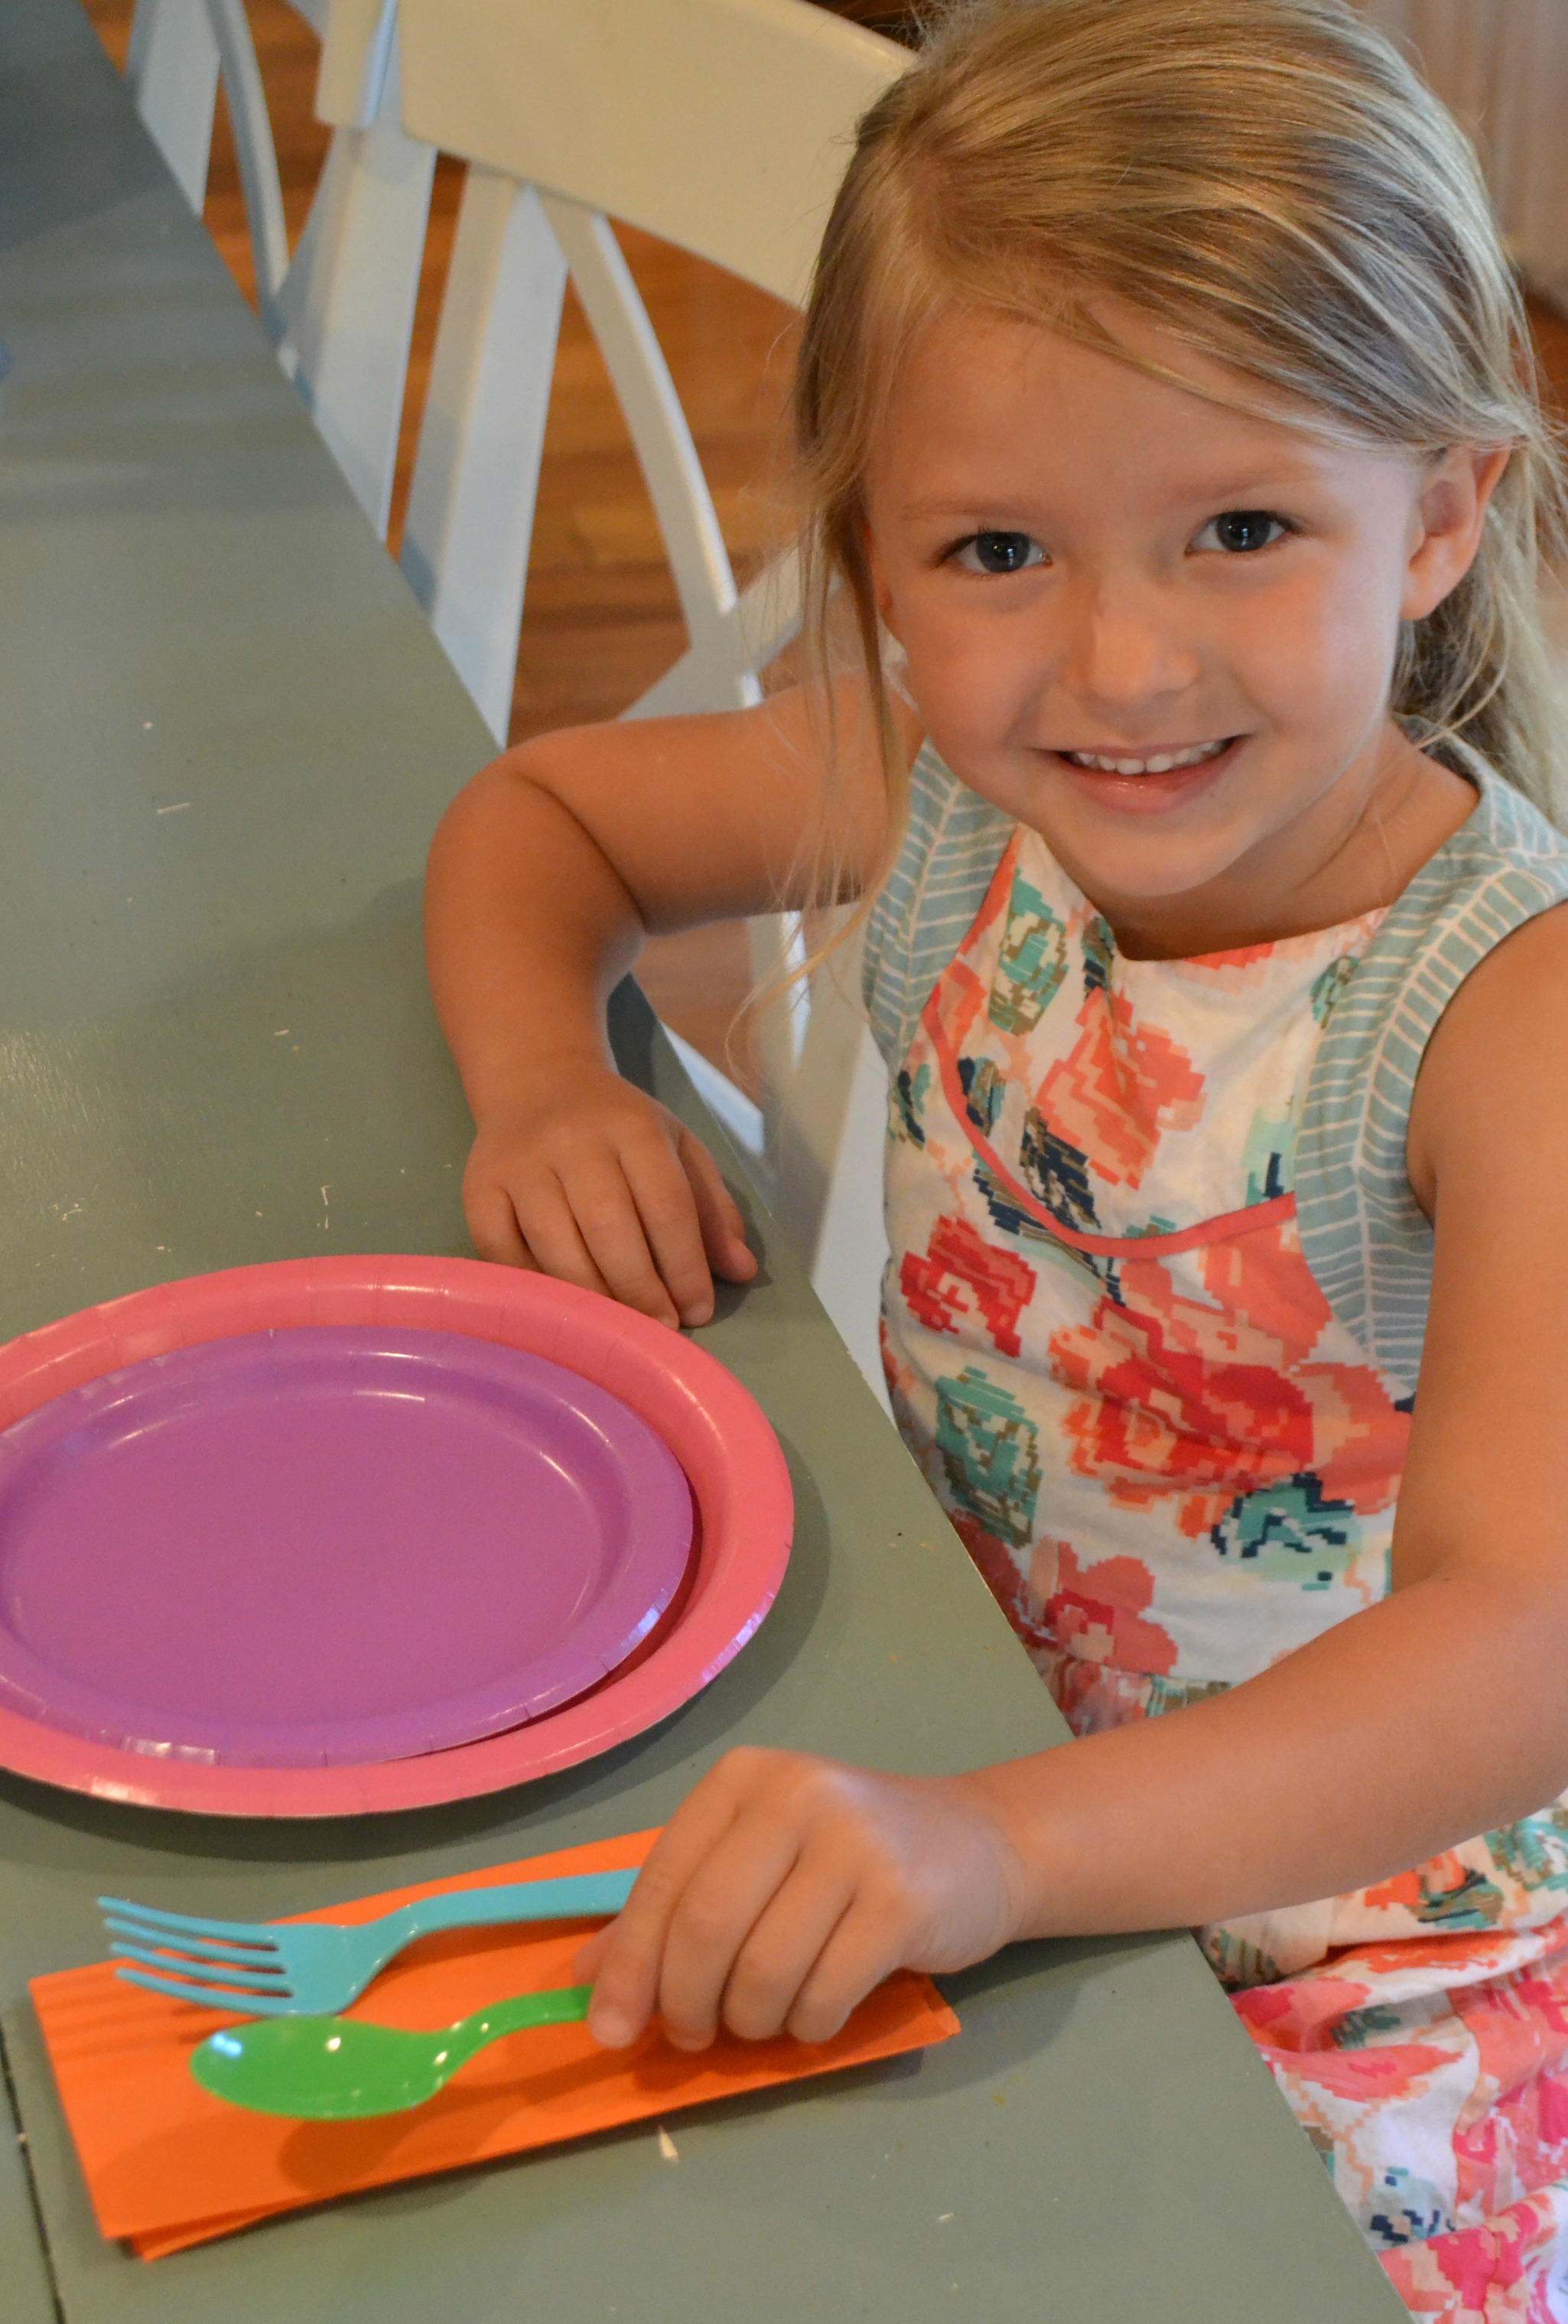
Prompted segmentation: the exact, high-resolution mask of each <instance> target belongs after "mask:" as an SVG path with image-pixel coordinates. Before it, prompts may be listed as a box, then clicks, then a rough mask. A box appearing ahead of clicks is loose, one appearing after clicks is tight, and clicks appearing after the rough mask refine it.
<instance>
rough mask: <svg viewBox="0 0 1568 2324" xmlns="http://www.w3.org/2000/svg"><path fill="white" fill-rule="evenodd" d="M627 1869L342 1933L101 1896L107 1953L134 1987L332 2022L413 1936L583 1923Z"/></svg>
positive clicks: (249, 2011)
mask: <svg viewBox="0 0 1568 2324" xmlns="http://www.w3.org/2000/svg"><path fill="white" fill-rule="evenodd" d="M636 1877H637V1875H636V1873H635V1872H634V1871H633V1872H583V1873H576V1874H574V1875H572V1876H571V1877H567V1878H566V1879H561V1880H518V1881H512V1882H509V1883H508V1884H507V1885H506V1886H504V1887H495V1888H460V1889H448V1890H446V1891H444V1892H443V1894H442V1895H438V1896H426V1897H423V1898H422V1899H421V1900H420V1903H419V1904H401V1905H400V1906H399V1907H398V1909H397V1911H396V1912H395V1913H383V1914H382V1915H381V1917H380V1918H379V1919H378V1920H374V1921H361V1922H360V1923H359V1924H358V1925H357V1927H354V1928H343V1927H340V1926H338V1925H337V1923H331V1922H325V1921H288V1922H284V1921H199V1920H197V1919H195V1918H193V1917H192V1915H191V1914H189V1913H160V1912H157V1911H155V1910H154V1909H153V1908H152V1906H151V1905H147V1904H127V1903H126V1902H125V1899H124V1898H123V1897H119V1896H100V1897H99V1898H98V1906H99V1909H100V1911H101V1912H102V1914H103V1915H104V1926H105V1928H106V1930H107V1932H108V1934H109V1939H110V1943H109V1950H110V1951H111V1952H112V1953H117V1954H119V1955H120V1956H121V1957H122V1958H123V1959H124V1960H134V1961H141V1962H143V1963H144V1964H145V1966H144V1967H143V1968H141V1969H120V1971H119V1974H120V1976H121V1977H123V1978H126V1979H128V1981H129V1982H130V1983H131V1984H132V1985H144V1986H147V1987H149V1988H150V1989H151V1990H152V1992H153V1993H167V1994H171V1995H172V1996H173V1997H174V1999H175V2000H176V2001H194V2002H198V2003H199V2004H200V2005H201V2006H203V2007H205V2008H208V2009H242V2010H244V2013H245V2015H247V2016H250V2017H294V2016H309V2017H329V2016H333V2015H336V2014H337V2011H338V2010H340V2009H346V2007H347V2006H348V2004H349V2003H350V2002H351V2001H354V2000H356V1999H357V1998H358V1997H359V1996H360V1995H361V1994H362V1993H363V1992H364V1988H365V1987H366V1986H367V1985H368V1984H369V1983H370V1981H371V1979H372V1978H373V1977H375V1976H377V1975H378V1974H379V1972H380V1971H381V1970H382V1969H384V1968H385V1967H386V1965H387V1963H388V1961H389V1960H392V1958H393V1957H394V1955H396V1954H398V1953H401V1951H402V1950H403V1947H404V1946H405V1945H411V1944H412V1943H413V1941H414V1939H415V1938H416V1937H429V1936H432V1935H434V1934H435V1932H437V1931H438V1930H439V1929H474V1928H483V1927H484V1926H486V1925H487V1924H489V1923H506V1922H509V1921H576V1920H590V1919H594V1918H597V1917H599V1916H601V1915H605V1914H612V1913H618V1912H619V1911H620V1910H621V1907H622V1905H623V1904H624V1903H625V1902H626V1899H627V1897H628V1896H629V1895H631V1894H632V1883H633V1882H634V1881H635V1879H636Z"/></svg>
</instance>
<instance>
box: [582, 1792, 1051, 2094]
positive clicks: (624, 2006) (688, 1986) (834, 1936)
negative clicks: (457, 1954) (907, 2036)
mask: <svg viewBox="0 0 1568 2324" xmlns="http://www.w3.org/2000/svg"><path fill="white" fill-rule="evenodd" d="M1024 1892H1025V1883H1024V1877H1023V1872H1022V1867H1021V1866H1020V1864H1019V1860H1018V1858H1017V1856H1016V1854H1015V1852H1014V1850H1013V1848H1012V1846H1011V1843H1010V1840H1009V1839H1008V1836H1007V1833H1006V1831H1005V1830H1004V1827H1003V1824H1002V1821H1001V1816H1000V1814H999V1813H998V1812H997V1811H996V1809H995V1808H994V1807H993V1806H992V1804H991V1803H990V1801H989V1799H988V1797H987V1794H986V1791H985V1787H984V1784H983V1779H978V1778H973V1777H969V1776H963V1775H960V1776H955V1777H948V1778H938V1777H930V1776H926V1777H912V1776H900V1775H868V1774H866V1773H864V1772H863V1771H862V1770H861V1769H859V1768H855V1767H846V1766H840V1765H839V1764H838V1763H837V1762H836V1761H835V1760H831V1759H817V1758H811V1757H807V1756H806V1755H805V1754H804V1753H801V1752H797V1751H761V1750H755V1749H749V1748H748V1749H742V1750H738V1751H732V1752H730V1753H729V1754H728V1756H727V1757H724V1759H722V1760H720V1762H719V1764H718V1766H716V1767H715V1768H714V1769H713V1771H712V1773H711V1774H710V1775H706V1777H705V1778H704V1780H703V1781H702V1782H701V1783H700V1784H698V1785H697V1786H696V1790H695V1791H694V1792H692V1793H691V1794H690V1795H689V1796H688V1797H687V1799H686V1800H685V1801H684V1802H683V1803H682V1805H681V1806H680V1808H679V1809H678V1812H676V1814H675V1815H674V1817H673V1818H672V1819H671V1821H670V1822H669V1825H668V1826H667V1827H666V1829H665V1830H664V1831H663V1832H662V1833H661V1834H660V1836H659V1840H658V1841H657V1842H656V1844H655V1846H654V1849H653V1851H652V1853H651V1854H650V1857H649V1858H648V1861H647V1863H646V1864H645V1865H644V1866H643V1867H642V1871H641V1875H640V1876H639V1877H638V1881H637V1886H636V1887H635V1888H634V1889H633V1890H632V1895H631V1897H630V1899H629V1901H628V1903H627V1904H626V1906H625V1909H624V1911H623V1913H622V1914H621V1916H620V1918H619V1919H618V1920H616V1921H614V1922H613V1923H611V1924H610V1926H609V1927H608V1928H606V1929H602V1930H600V1931H599V1932H597V1933H596V1934H595V1936H593V1937H591V1938H590V1939H589V1941H588V1942H587V1943H586V1945H585V1946H584V1947H583V1950H582V1951H581V1952H580V1953H579V1954H578V1956H577V1961H576V1976H577V1977H578V1978H580V1979H582V1980H583V1981H584V1982H589V1981H591V1982H592V1983H593V1985H594V1988H595V1990H594V2001H593V2006H592V2008H591V2009H590V2011H589V2013H588V2027H589V2031H590V2032H591V2033H593V2035H594V2037H595V2040H596V2041H599V2042H602V2043H604V2044H605V2045H606V2046H607V2047H608V2048H611V2049H621V2048H624V2047H625V2046H626V2045H627V2044H628V2043H632V2042H634V2041H635V2040H636V2039H637V2037H638V2035H639V2034H640V2033H641V2032H642V2030H643V2028H644V2027H645V2026H646V2025H647V2024H648V2022H649V2020H650V2017H651V2016H652V2015H653V2013H654V2011H655V2010H656V2009H657V2010H658V2011H659V2013H660V2015H661V2016H662V2018H663V2021H664V2030H665V2033H666V2034H667V2035H668V2036H669V2040H670V2041H671V2042H672V2043H674V2044H675V2046H676V2047H677V2048H678V2049H680V2050H704V2049H706V2047H707V2045H708V2043H710V2042H712V2041H713V2039H714V2037H715V2034H716V2033H717V2032H718V2030H719V2027H720V2025H721V2024H724V2026H726V2027H727V2028H728V2030H729V2031H730V2032H731V2033H738V2034H740V2035H741V2036H742V2038H743V2039H744V2040H746V2041H752V2042H756V2041H765V2040H767V2039H768V2038H769V2037H770V2036H771V2035H773V2034H777V2033H780V2032H788V2033H793V2034H795V2035H797V2036H798V2039H799V2040H801V2041H803V2042H826V2041H827V2040H829V2039H830V2038H831V2037H832V2036H833V2035H834V2034H835V2033H837V2032H838V2030H839V2028H840V2026H841V2025H842V2024H844V2020H845V2018H846V2017H847V2016H848V2015H849V2014H850V2012H851V2010H852V2009H853V2007H854V2006H855V2004H856V2003H857V2002H858V2001H860V2000H862V1998H863V1997H864V1996H865V1995H866V1994H868V1993H869V1992H870V1991H871V1989H872V1987H873V1986H875V1985H880V1984H881V1980H882V1979H883V1978H885V1977H887V1976H889V1975H890V1973H891V1972H892V1971H893V1970H894V1969H962V1968H964V1966H965V1965H966V1964H967V1963H968V1962H970V1961H974V1960H984V1959H985V1957H986V1956H987V1955H988V1954H990V1953H993V1952H995V1951H996V1950H998V1948H999V1947H1001V1946H1002V1945H1004V1944H1006V1943H1007V1942H1008V1941H1009V1940H1010V1938H1012V1937H1013V1936H1015V1935H1016V1934H1018V1933H1019V1929H1020V1926H1021V1923H1022V1918H1023V1913H1024Z"/></svg>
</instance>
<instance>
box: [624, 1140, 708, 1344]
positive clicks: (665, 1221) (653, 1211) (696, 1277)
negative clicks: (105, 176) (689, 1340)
mask: <svg viewBox="0 0 1568 2324" xmlns="http://www.w3.org/2000/svg"><path fill="white" fill-rule="evenodd" d="M622 1167H623V1169H624V1170H625V1173H626V1177H627V1181H628V1183H629V1185H630V1186H631V1189H632V1199H633V1201H634V1202H635V1203H636V1205H637V1215H638V1218H639V1219H640V1220H641V1225H642V1231H643V1234H644V1235H645V1237H646V1238H647V1242H648V1248H649V1249H650V1251H651V1252H652V1254H653V1263H654V1265H655V1266H656V1267H657V1268H658V1269H659V1275H660V1277H662V1278H663V1281H664V1284H665V1286H666V1287H667V1289H668V1290H669V1296H670V1297H671V1298H672V1299H673V1300H674V1302H675V1305H676V1307H677V1309H678V1312H679V1315H680V1320H681V1322H682V1323H706V1322H707V1320H708V1318H709V1316H710V1315H711V1314H713V1312H714V1286H713V1278H712V1277H711V1276H710V1274H709V1272H708V1263H707V1254H706V1251H705V1250H704V1248H703V1231H702V1223H701V1215H700V1212H699V1208H698V1204H697V1202H696V1194H695V1191H694V1189H693V1186H692V1184H691V1181H690V1179H689V1178H688V1177H687V1174H686V1172H685V1171H684V1170H683V1169H682V1168H681V1167H680V1164H679V1163H678V1160H677V1159H676V1157H675V1155H674V1154H672V1153H671V1151H670V1149H669V1146H668V1145H667V1144H666V1143H665V1141H664V1139H662V1138H659V1139H658V1141H657V1144H656V1145H654V1144H652V1143H650V1147H649V1148H647V1149H646V1150H632V1151H628V1150H626V1149H624V1148H623V1154H622Z"/></svg>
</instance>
